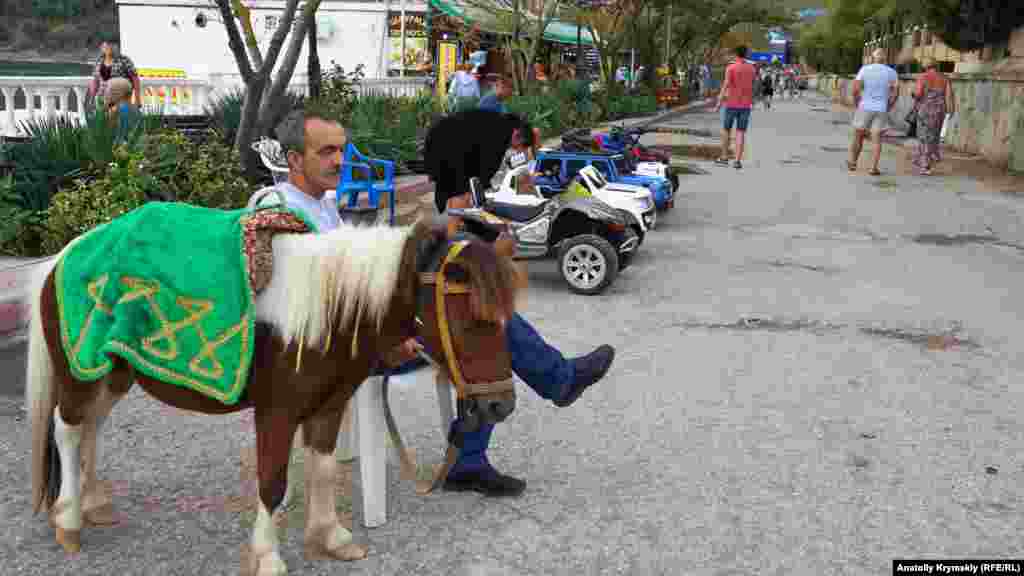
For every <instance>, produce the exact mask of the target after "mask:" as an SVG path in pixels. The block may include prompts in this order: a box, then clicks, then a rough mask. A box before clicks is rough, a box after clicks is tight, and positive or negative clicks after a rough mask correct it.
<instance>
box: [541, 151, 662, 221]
mask: <svg viewBox="0 0 1024 576" xmlns="http://www.w3.org/2000/svg"><path fill="white" fill-rule="evenodd" d="M585 166H593V167H594V168H596V169H597V171H598V172H600V173H601V174H602V175H603V176H604V177H605V179H606V180H608V181H609V182H616V183H620V184H632V185H634V186H643V187H644V188H647V189H648V190H650V191H651V196H652V197H653V198H654V205H655V206H657V208H658V210H668V209H670V208H672V207H673V206H674V205H675V193H674V192H673V186H672V184H671V183H670V182H669V180H668V178H665V177H662V176H645V175H641V174H633V173H631V172H630V169H629V162H628V161H627V160H626V157H625V156H624V155H623V154H617V153H611V152H576V151H568V150H541V151H539V152H538V153H537V165H536V172H539V173H540V176H538V177H537V178H536V179H535V184H536V185H537V188H538V189H540V191H541V193H542V194H543V195H544V196H546V197H551V196H552V195H554V194H557V193H560V192H562V191H563V190H565V187H566V186H568V185H569V182H571V181H572V179H573V177H574V176H576V174H578V173H579V171H580V170H582V169H583V168H584V167H585Z"/></svg>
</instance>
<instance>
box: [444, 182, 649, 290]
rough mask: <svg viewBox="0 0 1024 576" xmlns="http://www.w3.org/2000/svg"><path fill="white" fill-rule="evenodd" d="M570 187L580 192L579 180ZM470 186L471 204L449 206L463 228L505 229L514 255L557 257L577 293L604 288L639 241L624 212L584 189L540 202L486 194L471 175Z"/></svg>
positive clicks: (486, 233)
mask: <svg viewBox="0 0 1024 576" xmlns="http://www.w3.org/2000/svg"><path fill="white" fill-rule="evenodd" d="M578 182H579V178H577V179H575V183H578ZM570 188H571V189H575V190H576V191H577V194H579V191H580V188H582V184H580V185H579V187H572V186H571V187H570ZM470 189H471V191H472V193H473V202H474V207H473V208H468V209H462V210H454V209H453V210H449V211H448V212H449V213H450V214H452V215H454V216H458V217H460V218H462V220H463V222H464V223H465V225H466V229H467V231H468V232H470V233H473V234H476V235H478V236H482V237H484V238H485V239H487V238H488V237H491V238H493V237H496V235H497V234H498V232H499V231H500V230H502V229H504V230H507V231H508V232H510V233H511V234H512V235H513V237H514V238H515V241H516V252H515V256H516V258H549V257H555V258H557V260H558V270H559V272H560V273H561V275H562V278H563V279H564V280H565V282H566V284H568V285H569V289H570V290H572V291H573V292H575V293H577V294H585V295H593V294H600V293H601V292H603V291H604V290H605V288H607V287H608V286H610V285H611V283H612V282H613V281H614V280H615V278H616V277H617V276H618V274H619V272H620V271H621V270H623V269H624V268H626V267H627V266H628V265H629V263H630V261H631V260H632V256H633V253H634V252H635V251H636V249H637V246H638V245H639V237H638V236H637V234H636V232H634V231H633V228H632V227H631V226H630V224H629V222H628V221H627V220H626V218H625V217H624V216H623V213H622V212H621V211H620V210H617V209H615V208H612V207H611V206H609V205H607V204H605V203H604V202H602V201H600V200H598V199H597V198H595V197H593V196H591V195H589V194H588V193H586V192H585V189H583V190H584V194H582V195H570V194H566V193H563V194H559V195H557V196H555V197H553V198H550V199H543V198H542V197H539V194H538V196H537V198H540V199H541V200H543V202H538V201H527V200H526V199H525V196H526V195H520V196H523V197H524V198H520V199H518V201H516V199H512V198H506V197H501V198H500V199H489V198H487V197H486V195H485V193H484V191H483V189H482V187H481V186H480V183H479V180H478V179H477V178H472V179H471V180H470ZM513 189H514V188H513ZM499 196H500V195H499ZM506 199H508V200H510V201H508V202H506V201H505V200H506Z"/></svg>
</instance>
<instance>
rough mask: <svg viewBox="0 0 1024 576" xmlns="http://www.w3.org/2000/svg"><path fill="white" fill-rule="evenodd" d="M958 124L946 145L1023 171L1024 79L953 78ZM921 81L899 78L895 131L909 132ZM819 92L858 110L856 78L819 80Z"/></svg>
mask: <svg viewBox="0 0 1024 576" xmlns="http://www.w3.org/2000/svg"><path fill="white" fill-rule="evenodd" d="M952 80H953V93H954V94H955V96H956V100H957V112H958V113H957V116H958V118H957V121H956V122H954V123H953V125H952V126H950V128H949V129H948V132H947V134H946V145H948V146H949V147H951V148H953V149H955V150H958V151H961V152H967V153H971V154H978V155H981V156H983V157H985V158H986V159H987V160H988V161H989V162H991V163H992V164H994V165H996V166H999V167H1001V168H1008V169H1010V170H1013V171H1015V172H1024V78H1021V77H1019V76H1016V75H1007V76H987V77H982V76H978V75H954V76H952ZM916 82H917V76H915V75H911V76H903V77H901V78H900V97H899V100H898V101H897V103H896V107H895V109H894V110H893V111H892V113H891V114H890V119H891V121H892V125H893V127H894V128H895V129H896V130H898V131H905V130H906V129H907V126H906V123H905V122H904V121H903V118H904V117H905V116H906V114H907V112H908V111H910V108H911V106H912V105H913V101H912V99H911V93H912V92H913V90H914V87H915V85H916ZM817 89H818V91H819V92H821V93H823V94H825V95H828V96H830V97H831V98H832V101H833V102H837V103H842V104H844V105H846V106H853V77H850V76H830V75H823V76H820V77H819V79H818V82H817Z"/></svg>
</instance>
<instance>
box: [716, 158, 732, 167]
mask: <svg viewBox="0 0 1024 576" xmlns="http://www.w3.org/2000/svg"><path fill="white" fill-rule="evenodd" d="M715 164H718V165H719V166H728V165H729V159H728V158H715Z"/></svg>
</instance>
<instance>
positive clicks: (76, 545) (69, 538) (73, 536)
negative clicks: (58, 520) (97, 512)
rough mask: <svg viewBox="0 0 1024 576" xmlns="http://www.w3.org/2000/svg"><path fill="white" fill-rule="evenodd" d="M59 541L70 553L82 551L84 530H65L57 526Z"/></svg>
mask: <svg viewBox="0 0 1024 576" xmlns="http://www.w3.org/2000/svg"><path fill="white" fill-rule="evenodd" d="M56 530H57V543H58V544H60V545H61V547H62V548H64V551H65V552H67V553H68V554H78V553H79V552H81V551H82V531H81V530H65V529H63V528H61V527H60V526H58V527H57V529H56Z"/></svg>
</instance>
